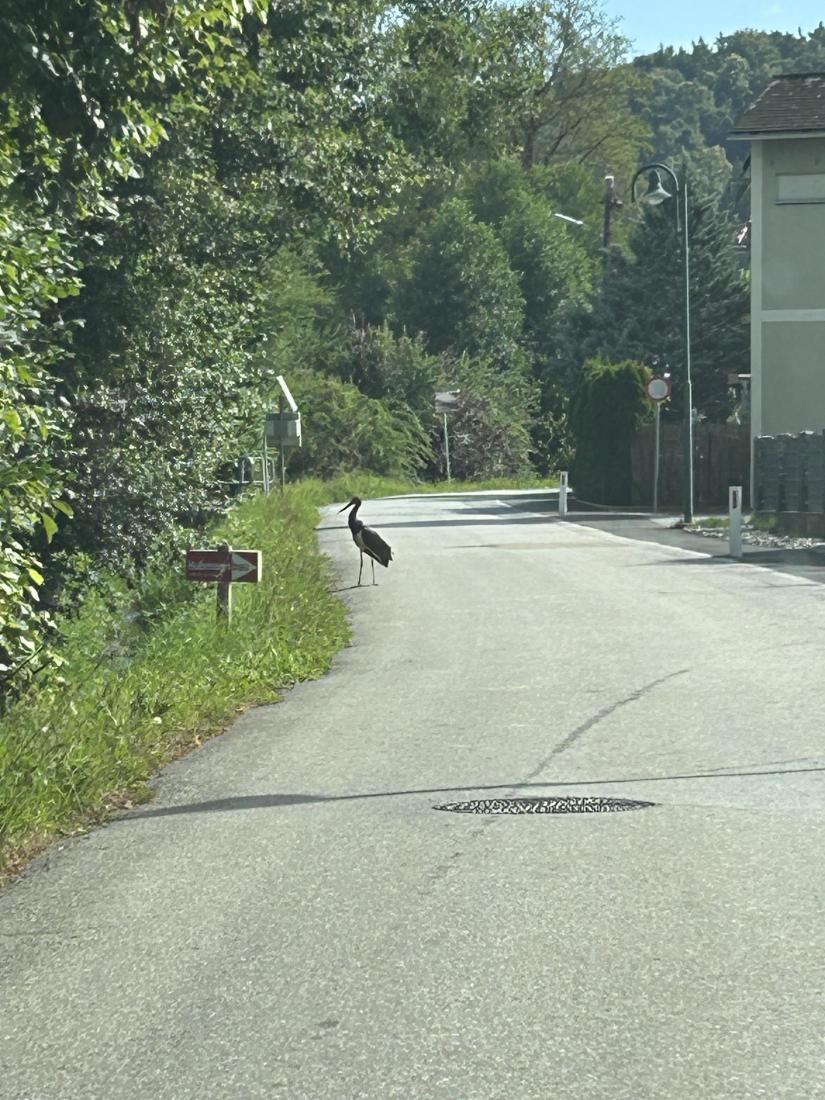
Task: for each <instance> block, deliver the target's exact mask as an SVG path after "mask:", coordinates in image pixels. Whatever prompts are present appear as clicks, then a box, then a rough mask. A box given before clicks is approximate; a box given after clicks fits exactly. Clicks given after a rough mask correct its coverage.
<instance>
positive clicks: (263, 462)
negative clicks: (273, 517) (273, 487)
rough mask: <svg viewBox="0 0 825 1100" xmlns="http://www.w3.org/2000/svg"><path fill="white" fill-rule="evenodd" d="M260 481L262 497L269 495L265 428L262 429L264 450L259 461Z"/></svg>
mask: <svg viewBox="0 0 825 1100" xmlns="http://www.w3.org/2000/svg"><path fill="white" fill-rule="evenodd" d="M261 467H262V469H261V481H262V483H263V489H264V496H268V495H269V453H268V451H267V446H266V428H264V450H263V456H262V460H261Z"/></svg>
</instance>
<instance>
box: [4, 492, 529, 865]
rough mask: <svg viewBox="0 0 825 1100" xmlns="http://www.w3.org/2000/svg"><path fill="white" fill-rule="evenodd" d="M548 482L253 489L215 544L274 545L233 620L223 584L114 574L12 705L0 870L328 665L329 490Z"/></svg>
mask: <svg viewBox="0 0 825 1100" xmlns="http://www.w3.org/2000/svg"><path fill="white" fill-rule="evenodd" d="M540 484H541V482H539V481H538V480H536V481H527V482H525V481H521V482H512V481H498V482H488V483H470V484H462V483H457V482H451V483H450V484H449V485H447V484H446V483H442V484H440V485H410V484H409V483H407V482H399V481H390V480H387V479H386V478H377V477H374V476H372V475H369V474H353V475H350V476H345V477H340V478H337V479H335V480H333V481H328V482H320V481H305V482H302V483H300V484H298V485H293V486H290V487H289V490H288V492H287V493H286V495H285V496H284V497H281V496H280V494H278V493H273V494H272V495H271V496H270V497H268V498H264V497H261V496H257V497H254V498H250V499H249V500H247V501H245V502H243V503H242V504H240V505H239V506H238V508H237V509H235V511H234V512H233V513H232V515H231V517H230V518H229V520H228V521H227V522H226V523H224V524H223V525H222V526H221V527H220V528H218V529H217V530H215V531H214V532H212V534H211V536H210V537H209V538H205V539H204V540H203V544H204V545H209V544H212V545H214V544H217V543H219V542H222V541H227V542H229V543H231V544H232V545H234V546H239V547H250V548H256V549H260V550H262V552H263V562H264V566H263V579H262V582H261V583H260V584H258V585H236V586H235V588H234V590H233V598H234V613H233V623H232V627H231V629H229V630H227V629H225V628H224V627H222V626H221V625H220V624H218V623H217V622H216V616H215V591H214V588H213V587H212V586H211V585H208V586H207V585H203V586H201V585H193V584H189V583H187V582H186V581H185V580H183V579H182V577H181V571H180V570H179V569H177V568H175V569H170V570H169V571H168V572H167V573H166V574H163V575H161V576H159V577H154V578H148V579H147V582H146V585H145V590H144V591H143V592H142V594H141V598H140V599H139V600H137V601H136V598H135V594H134V593H129V592H127V591H125V590H123V589H122V587H121V588H120V589H119V588H118V585H117V581H116V580H115V579H114V578H111V579H110V581H109V584H108V586H107V587H106V588H105V590H104V591H97V592H92V593H89V594H87V596H86V597H85V599H84V601H83V604H82V607H81V608H80V610H79V611H78V613H77V615H75V616H73V617H71V618H69V619H67V620H66V621H64V622H63V624H62V627H61V639H60V651H61V654H62V658H63V662H64V663H63V666H62V668H60V669H54V670H50V671H48V672H46V673H44V674H43V677H42V678H41V679H40V680H39V681H38V682H37V683H36V685H35V686H34V687H33V688H32V690H31V691H30V692H29V693H28V694H27V695H26V696H25V697H23V698H22V699H20V700H18V701H17V702H16V703H15V704H14V705H13V706H12V707H11V708H10V709H9V710H8V712H7V713H6V714H5V715H4V716H3V718H2V728H0V877H2V875H3V873H4V870H5V872H6V873H8V872H13V871H14V870H16V869H17V868H19V867H20V866H22V865H23V863H24V862H25V860H26V859H27V858H28V857H29V856H30V855H31V854H33V853H34V852H36V851H37V850H38V849H40V848H41V847H43V846H44V845H45V844H46V843H48V841H49V840H51V839H53V838H54V837H55V836H59V835H65V834H67V833H71V832H75V831H78V830H81V829H83V828H85V827H87V826H88V825H89V824H90V823H93V822H95V821H100V820H103V819H104V818H105V816H106V814H107V813H108V812H110V811H111V809H113V808H116V807H120V806H124V805H129V804H130V803H132V802H137V801H140V800H141V799H143V798H145V797H146V794H147V787H146V781H147V780H148V779H149V778H150V777H151V775H152V774H153V773H155V772H156V771H157V770H158V768H160V767H161V766H162V765H163V764H164V763H166V762H168V761H169V760H171V759H174V758H175V757H176V756H179V755H181V754H182V753H183V752H185V751H186V750H187V749H188V748H191V747H192V746H194V745H197V744H200V743H201V742H202V741H203V740H204V739H205V738H207V737H209V736H211V735H213V734H215V733H217V732H220V730H222V729H224V728H225V727H226V725H227V724H228V722H229V721H230V720H231V719H232V718H233V717H234V716H235V715H236V714H237V713H239V712H240V711H241V710H243V709H245V708H246V707H248V706H250V705H253V704H259V703H265V702H272V701H274V700H276V699H278V697H279V692H280V691H281V690H282V689H283V688H284V687H286V686H288V685H290V684H293V683H295V682H297V681H299V680H306V679H312V678H315V677H317V676H320V675H322V674H323V673H324V672H325V671H326V670H327V669H328V668H329V665H330V662H331V660H332V658H333V656H334V655H335V653H336V652H337V651H338V650H339V649H340V648H341V646H343V645H344V644H346V641H347V640H348V637H349V631H348V626H347V621H346V615H345V611H344V608H343V606H342V604H341V603H340V602H339V601H338V600H337V599H336V597H335V596H334V595H333V594H332V591H331V585H330V575H329V569H328V566H327V563H326V559H324V558H323V556H322V555H321V554H320V552H319V550H318V547H317V542H316V538H315V533H314V527H315V524H316V522H317V509H318V507H319V506H321V505H323V504H327V503H329V502H331V501H338V500H341V501H343V500H348V499H349V497H350V496H352V495H353V494H355V493H357V494H358V495H359V496H362V497H364V498H370V497H373V498H375V497H379V496H388V495H393V494H398V493H409V492H436V491H444V490H445V489H450V490H451V491H461V490H462V489H480V488H493V489H496V488H524V487H537V486H538V485H540Z"/></svg>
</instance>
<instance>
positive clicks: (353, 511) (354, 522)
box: [347, 500, 364, 534]
mask: <svg viewBox="0 0 825 1100" xmlns="http://www.w3.org/2000/svg"><path fill="white" fill-rule="evenodd" d="M360 507H361V501H360V500H359V501H358V503H357V504H353V506H352V508H350V513H349V516H348V517H347V523H348V524H349V529H350V531H352V533H353V534H355V533H356V532H357V531H360V530H361V528H362V527H363V526H364V524H363V522H362V521H361V520H360V519H359V518H358V509H359V508H360Z"/></svg>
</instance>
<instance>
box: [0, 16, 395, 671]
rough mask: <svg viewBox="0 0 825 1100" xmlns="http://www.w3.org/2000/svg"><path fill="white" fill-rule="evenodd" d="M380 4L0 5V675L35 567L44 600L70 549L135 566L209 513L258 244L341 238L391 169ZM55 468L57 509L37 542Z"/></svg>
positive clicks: (239, 391)
mask: <svg viewBox="0 0 825 1100" xmlns="http://www.w3.org/2000/svg"><path fill="white" fill-rule="evenodd" d="M379 7H380V5H378V4H369V3H368V4H364V3H363V2H361V0H338V2H337V3H335V4H332V3H327V2H324V0H296V3H294V4H291V5H290V9H289V11H288V12H286V11H284V10H283V9H282V8H275V7H274V6H270V5H269V4H267V3H264V2H262V0H254V2H246V0H244V3H241V2H240V0H217V2H216V3H214V4H211V5H208V6H207V7H204V6H203V5H201V4H199V3H197V0H184V2H183V3H179V4H175V5H171V4H168V3H166V2H163V0H161V2H155V0H152V2H149V0H146V2H144V0H134V2H130V3H129V4H127V5H120V4H115V3H113V2H110V0H91V2H90V3H84V4H80V3H76V2H72V3H69V4H63V3H58V2H57V0H46V2H45V3H43V4H40V5H38V6H36V7H35V8H32V9H31V12H28V11H27V13H26V15H25V18H24V17H23V16H22V14H15V13H14V12H11V11H10V10H9V9H6V10H4V12H3V13H0V60H1V61H2V62H3V66H2V71H3V77H2V82H3V91H4V96H3V98H2V103H0V203H2V211H3V212H2V215H0V278H2V280H3V292H4V293H3V297H2V299H0V339H1V340H2V342H3V345H4V348H5V349H6V351H7V352H9V353H10V354H9V355H8V356H7V357H5V358H4V362H3V367H2V371H3V373H2V390H1V391H0V393H1V397H2V423H3V431H2V436H0V511H1V512H2V515H3V517H4V521H5V522H4V524H3V532H2V536H0V537H1V538H2V548H3V555H4V577H3V585H2V592H0V665H2V666H3V668H2V669H0V676H3V677H4V678H5V681H6V682H7V681H8V680H9V678H10V677H14V678H16V679H17V680H20V677H21V676H22V675H23V673H24V672H29V671H31V670H33V669H34V668H35V667H37V666H36V662H34V661H33V659H32V655H33V654H34V653H36V652H38V648H37V647H38V645H40V644H41V636H42V631H43V629H44V628H45V627H46V625H47V616H46V614H45V613H44V610H43V606H42V604H41V603H40V602H39V598H38V596H37V594H36V593H35V590H34V587H33V583H34V582H36V583H39V581H37V578H38V577H41V576H43V575H44V574H45V576H46V582H47V585H46V588H47V599H48V600H50V601H51V600H53V599H54V592H55V590H56V589H57V588H58V587H59V584H60V583H61V580H60V578H61V577H62V576H63V574H64V571H65V568H66V566H67V562H68V561H69V560H70V556H76V551H77V550H78V549H83V550H84V551H86V552H89V553H93V554H96V555H100V557H101V560H102V561H105V562H106V563H109V564H111V565H117V567H118V568H127V569H136V570H139V569H141V568H143V567H144V566H145V565H146V563H147V562H148V561H149V560H150V558H151V556H152V554H153V553H154V552H155V551H156V550H158V549H159V546H158V542H159V540H160V541H161V542H164V543H166V544H174V543H175V541H176V539H177V533H178V530H179V529H180V527H181V526H186V525H190V526H191V525H193V524H194V525H195V526H197V525H198V524H202V523H203V522H204V521H205V520H206V519H208V518H209V516H211V515H214V514H215V512H216V511H220V509H221V508H222V507H223V505H224V502H225V496H226V494H225V486H224V485H223V484H222V479H223V476H224V470H225V466H226V462H227V460H228V459H229V458H230V457H231V455H232V452H233V451H234V450H235V449H236V447H237V438H236V437H237V434H238V431H239V430H240V428H241V426H242V425H243V423H244V422H246V421H248V419H249V417H250V416H251V415H252V413H253V411H254V408H255V407H256V405H259V404H260V400H261V394H260V392H256V382H257V380H258V377H259V376H258V375H257V374H256V369H257V367H258V366H259V364H260V363H261V362H262V357H261V355H260V354H259V351H260V347H261V345H262V344H265V343H266V341H267V339H268V338H270V337H274V336H275V334H273V333H269V332H267V331H266V324H267V320H268V304H269V300H270V297H271V296H270V295H269V294H268V293H266V290H265V288H264V287H262V286H261V277H262V274H265V273H266V271H267V270H269V269H270V265H271V264H272V262H273V259H274V257H275V256H276V255H277V254H278V251H279V249H281V248H282V247H283V245H284V244H285V243H286V242H289V243H291V244H294V245H295V246H296V247H300V243H301V238H302V237H306V236H307V235H310V234H314V235H315V236H316V237H317V238H319V239H320V238H322V237H324V238H330V239H333V240H335V241H336V242H338V243H340V244H341V245H342V247H343V246H345V245H346V246H349V245H350V244H351V243H354V242H356V241H357V240H359V239H361V238H366V237H367V236H368V235H369V233H370V232H371V231H372V225H373V223H374V222H375V220H376V219H379V218H381V217H383V216H384V215H385V213H386V212H387V210H389V209H391V208H392V206H393V204H394V202H395V201H396V196H397V191H398V189H399V187H400V185H401V182H402V181H403V179H404V178H405V176H406V173H407V171H408V168H409V165H408V163H407V161H406V160H405V157H404V153H403V150H402V148H401V146H400V145H398V143H397V142H396V141H395V140H394V138H393V137H392V135H391V133H390V132H389V130H388V128H387V127H386V125H385V124H384V122H383V120H382V117H381V110H382V109H383V108H382V102H383V101H382V97H381V95H380V93H379V90H378V89H377V88H376V86H375V80H374V78H373V75H372V74H373V66H374V62H375V60H376V50H377V48H378V38H377V31H376V23H375V14H376V11H377V10H378V8H379ZM308 132H311V133H312V142H311V143H308V142H307V138H306V135H307V133H308ZM84 325H85V334H83V335H81V336H78V333H79V332H81V331H82V326H84ZM73 338H74V339H73ZM66 483H68V484H69V485H71V486H72V491H73V494H74V497H75V498H76V501H77V506H78V507H77V522H76V523H75V524H74V525H71V526H70V527H69V528H68V529H67V528H66V526H65V525H62V527H61V533H60V537H59V539H57V540H55V542H54V543H53V544H52V546H51V547H50V548H48V549H49V552H48V554H44V551H45V549H46V547H45V545H44V543H45V538H44V534H45V535H46V536H47V537H49V538H50V537H51V536H52V535H53V534H54V532H55V530H56V526H57V525H56V520H55V515H56V513H57V511H59V510H61V509H62V510H64V511H68V510H69V507H68V504H67V503H66V497H67V492H66V489H65V485H66ZM4 670H5V671H4ZM2 682H3V681H0V683H2ZM0 691H2V687H0Z"/></svg>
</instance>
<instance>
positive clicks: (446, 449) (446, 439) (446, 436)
mask: <svg viewBox="0 0 825 1100" xmlns="http://www.w3.org/2000/svg"><path fill="white" fill-rule="evenodd" d="M444 454H445V456H446V459H447V481H452V478H451V477H450V434H449V432H448V430H447V414H446V413H444Z"/></svg>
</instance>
